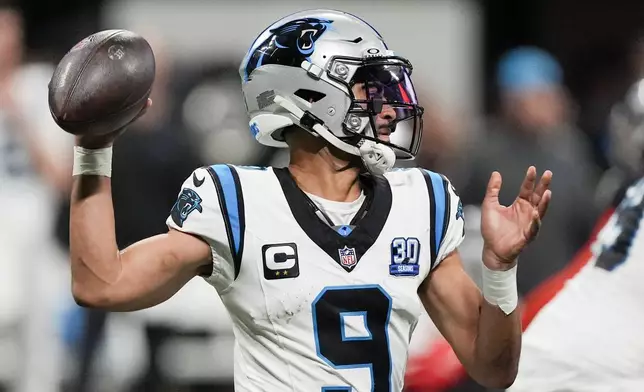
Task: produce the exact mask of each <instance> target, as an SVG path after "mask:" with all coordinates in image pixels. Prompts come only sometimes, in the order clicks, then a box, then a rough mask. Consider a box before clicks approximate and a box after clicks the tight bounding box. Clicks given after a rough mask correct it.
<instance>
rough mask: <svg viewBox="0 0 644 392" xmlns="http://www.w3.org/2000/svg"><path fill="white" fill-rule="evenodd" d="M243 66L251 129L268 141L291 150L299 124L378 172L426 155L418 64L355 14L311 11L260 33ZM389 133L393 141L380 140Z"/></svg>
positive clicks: (261, 140)
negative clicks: (421, 152) (291, 134)
mask: <svg viewBox="0 0 644 392" xmlns="http://www.w3.org/2000/svg"><path fill="white" fill-rule="evenodd" d="M239 71H240V75H241V78H242V91H243V95H244V100H245V103H246V109H247V111H248V115H249V117H250V129H251V132H252V134H253V136H254V137H255V138H256V140H257V141H258V142H260V143H262V144H264V145H267V146H272V147H287V145H286V143H285V142H284V137H283V130H284V129H285V128H286V127H289V126H291V125H296V126H298V127H300V128H302V129H304V130H306V131H308V132H310V133H312V134H314V135H316V136H318V137H322V138H324V139H325V140H326V141H327V142H328V143H329V144H331V145H333V146H335V147H336V148H338V149H340V150H342V151H345V152H347V153H349V154H353V155H356V156H359V157H361V158H362V161H363V163H364V165H365V167H366V168H367V169H368V170H369V171H370V172H372V173H376V174H381V173H384V172H385V171H387V170H389V169H390V168H391V167H392V166H393V164H394V163H395V160H396V158H400V159H412V158H414V157H415V155H416V153H417V152H418V148H419V146H420V141H421V136H422V126H423V122H422V114H423V108H422V107H421V106H420V105H419V104H418V100H417V97H416V93H415V91H414V87H413V84H412V82H411V78H410V76H411V72H412V66H411V63H410V62H409V61H408V60H407V59H405V58H403V57H399V56H397V55H395V54H394V52H393V51H392V50H390V49H389V48H388V47H387V45H386V44H385V42H384V40H383V38H382V37H381V36H380V34H379V33H378V32H377V31H376V30H375V29H374V28H373V27H371V26H370V25H369V24H368V23H367V22H365V21H363V20H362V19H360V18H358V17H356V16H354V15H351V14H348V13H346V12H340V11H334V10H311V11H302V12H298V13H295V14H292V15H290V16H287V17H285V18H282V19H281V20H279V21H277V22H276V23H274V24H273V25H271V26H270V27H268V28H267V29H266V30H264V31H263V32H262V33H261V34H260V35H259V37H257V39H256V40H255V42H254V43H253V44H252V46H251V48H250V50H249V51H248V53H247V54H246V56H245V57H244V60H243V61H242V64H241V66H240V70H239ZM383 133H384V134H385V135H388V136H389V138H388V139H389V140H388V141H383V140H380V139H379V138H378V136H379V135H382V134H383Z"/></svg>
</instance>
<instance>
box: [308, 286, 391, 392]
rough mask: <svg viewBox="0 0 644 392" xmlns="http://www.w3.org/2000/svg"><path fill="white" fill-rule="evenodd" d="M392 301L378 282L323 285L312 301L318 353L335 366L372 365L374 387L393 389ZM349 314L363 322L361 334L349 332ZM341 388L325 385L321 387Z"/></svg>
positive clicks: (376, 391)
mask: <svg viewBox="0 0 644 392" xmlns="http://www.w3.org/2000/svg"><path fill="white" fill-rule="evenodd" d="M391 305H392V301H391V296H389V294H387V292H386V291H385V290H384V289H383V288H382V287H381V286H380V285H377V284H376V285H360V286H332V287H325V288H324V289H322V291H321V292H320V294H318V296H317V297H316V298H315V300H314V301H313V303H312V305H311V308H312V314H313V334H314V336H315V348H316V350H317V355H318V357H320V358H321V359H322V360H324V362H326V363H327V364H328V365H329V366H331V367H332V368H334V369H356V368H369V370H370V374H371V391H372V392H389V391H391V387H392V385H391V384H392V381H391V374H392V361H391V351H390V349H389V318H390V315H391ZM349 317H351V318H352V321H353V322H354V323H353V325H355V323H356V322H357V323H358V324H363V325H361V327H362V328H361V329H362V331H363V332H364V333H363V334H362V336H360V334H359V333H358V334H356V336H348V335H349V334H348V332H349V328H348V327H347V321H348V318H349ZM355 332H356V331H353V333H355ZM341 388H342V387H336V386H333V387H331V386H325V387H322V391H325V390H326V391H329V390H342V389H341ZM348 390H350V388H349V389H348Z"/></svg>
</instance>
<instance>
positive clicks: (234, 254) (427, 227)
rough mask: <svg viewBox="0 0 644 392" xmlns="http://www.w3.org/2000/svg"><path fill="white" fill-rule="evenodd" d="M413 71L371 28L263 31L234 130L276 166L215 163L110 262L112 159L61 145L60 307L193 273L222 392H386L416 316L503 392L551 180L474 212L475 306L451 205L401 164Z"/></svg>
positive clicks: (308, 16)
mask: <svg viewBox="0 0 644 392" xmlns="http://www.w3.org/2000/svg"><path fill="white" fill-rule="evenodd" d="M411 70H412V67H411V64H410V62H409V61H408V60H406V59H404V58H402V57H399V56H397V55H396V54H395V53H394V52H393V51H392V50H391V49H389V48H388V47H387V45H386V44H385V42H384V41H383V38H382V37H381V36H380V34H378V32H377V31H376V30H374V28H373V27H371V26H370V25H369V24H368V23H366V22H365V21H363V20H361V19H359V18H358V17H356V16H353V15H350V14H347V13H344V12H339V11H331V10H314V11H304V12H299V13H296V14H293V15H290V16H287V17H285V18H283V19H281V20H279V21H278V22H276V23H275V24H273V25H272V26H270V27H269V28H267V29H266V30H264V31H263V32H262V33H261V34H260V35H259V37H258V38H257V39H256V40H255V42H254V43H253V44H252V46H251V48H250V50H249V51H248V53H247V54H246V56H245V58H244V60H243V62H242V64H241V68H240V74H241V78H242V89H243V94H244V97H245V103H246V108H247V110H248V114H249V116H250V129H251V132H252V133H253V135H254V137H255V138H256V140H257V141H258V142H260V143H262V144H265V145H268V146H273V147H283V148H288V149H289V151H290V164H289V165H288V167H287V168H281V169H278V168H270V167H268V168H258V167H235V166H231V165H214V166H209V167H203V168H199V169H196V170H195V171H194V172H193V173H192V175H191V176H190V177H189V178H188V179H187V180H186V181H185V182H184V184H183V186H182V188H181V191H180V193H179V196H178V199H177V202H176V204H175V205H174V207H173V208H172V211H171V214H170V217H169V218H168V220H167V223H168V226H169V231H168V232H167V233H166V234H163V235H159V236H156V237H153V238H149V239H147V240H144V241H141V242H139V243H136V244H134V245H132V246H130V247H128V248H127V249H124V250H121V251H119V250H118V249H117V247H116V244H115V241H114V220H113V213H112V204H111V203H112V202H111V197H110V178H109V177H110V174H111V172H110V165H111V145H112V141H113V140H114V138H115V137H116V135H117V134H118V132H119V131H115V133H114V134H112V135H108V136H107V137H100V138H99V137H90V136H83V137H80V138H79V139H78V140H77V146H76V147H75V163H74V164H75V166H74V174H75V176H74V186H73V195H72V207H71V259H72V272H73V294H74V297H75V298H76V299H77V301H78V302H79V303H81V304H84V305H87V306H93V307H100V308H105V309H110V310H114V311H133V310H137V309H142V308H146V307H150V306H154V305H156V304H158V303H160V302H162V301H164V300H166V299H168V298H169V297H171V296H172V295H173V294H174V293H175V292H177V290H179V289H180V288H181V287H182V286H183V285H184V284H185V283H186V282H187V281H189V280H190V279H192V278H193V277H195V276H202V277H203V278H205V279H206V280H207V281H208V282H209V283H210V284H211V285H212V286H213V287H214V288H215V289H216V291H217V292H218V294H219V295H220V297H221V298H222V300H223V303H224V304H225V306H226V307H227V309H228V311H229V313H230V315H231V318H232V321H233V324H234V333H235V336H236V341H237V344H236V352H235V359H234V360H235V385H236V390H238V391H279V392H282V391H285V390H298V391H369V390H371V391H400V390H401V389H402V388H403V376H404V371H405V366H406V360H407V352H408V346H409V340H410V337H411V334H412V333H413V331H414V327H415V325H416V322H417V320H418V316H419V314H420V312H421V311H422V310H423V307H424V309H425V310H426V311H427V312H428V313H429V314H430V315H431V317H432V319H433V320H434V322H435V323H436V324H437V325H438V327H439V328H440V330H441V332H442V333H443V334H444V335H445V336H446V337H447V339H448V341H449V342H450V343H451V344H452V345H453V347H454V349H455V351H456V352H457V353H458V355H459V358H460V360H461V361H462V362H463V363H464V364H465V366H466V368H467V369H468V371H469V372H470V373H471V374H472V376H473V377H474V378H475V379H476V380H477V381H478V382H480V383H481V384H483V385H488V386H491V387H507V386H509V385H510V384H511V383H512V382H513V380H514V377H515V374H516V369H517V364H518V359H519V351H520V342H521V326H520V322H519V318H518V314H517V312H516V311H515V308H516V305H517V292H516V268H517V267H516V263H517V261H516V260H517V256H518V255H519V253H520V252H521V250H522V249H523V248H524V247H525V246H526V245H527V244H528V243H529V242H530V241H531V240H532V239H533V238H534V237H535V235H536V234H537V232H538V230H539V227H540V222H541V219H542V218H543V216H544V214H545V211H546V208H547V206H548V202H549V200H550V197H551V193H550V191H549V190H548V186H549V183H550V179H551V173H550V172H548V171H546V172H545V173H544V174H543V176H542V178H541V180H540V181H539V183H538V184H537V172H536V169H535V168H534V167H530V168H529V169H528V170H527V174H526V177H525V181H524V183H523V185H522V187H521V189H520V190H519V194H518V197H517V198H516V200H515V202H514V203H513V204H512V205H511V206H509V207H505V206H501V205H499V203H498V194H499V190H500V187H501V176H500V174H499V173H496V172H495V173H493V174H492V176H491V178H490V183H489V187H488V190H487V195H486V199H485V202H484V205H483V218H482V223H481V224H482V232H483V236H484V238H485V250H484V252H483V255H482V262H483V263H484V264H485V268H484V271H485V272H484V276H483V281H484V284H483V293H482V294H481V292H480V291H479V290H478V289H477V287H476V285H475V284H474V283H473V282H472V281H471V280H470V278H469V277H468V276H467V275H466V273H465V272H464V271H463V269H462V267H461V260H460V258H459V255H458V252H457V250H456V248H457V246H458V245H459V243H460V242H461V240H462V237H463V213H462V208H461V203H460V200H459V198H458V196H457V195H456V193H455V191H454V189H453V187H452V186H451V184H450V182H449V181H448V180H447V179H446V178H445V177H443V176H441V175H440V174H437V173H433V172H430V171H425V170H420V169H403V170H390V169H391V168H392V166H393V164H394V162H395V159H396V157H399V158H406V159H409V158H413V157H414V156H415V154H416V152H417V150H418V146H419V142H420V137H421V132H422V113H423V109H422V108H421V107H420V106H419V105H418V102H417V100H416V94H415V92H414V88H413V86H412V82H411V79H410V75H411Z"/></svg>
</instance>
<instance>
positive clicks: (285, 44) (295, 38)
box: [245, 18, 333, 80]
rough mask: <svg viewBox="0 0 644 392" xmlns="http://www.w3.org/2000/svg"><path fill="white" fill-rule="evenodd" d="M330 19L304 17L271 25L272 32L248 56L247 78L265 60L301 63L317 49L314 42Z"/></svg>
mask: <svg viewBox="0 0 644 392" xmlns="http://www.w3.org/2000/svg"><path fill="white" fill-rule="evenodd" d="M331 23H333V21H332V20H326V19H317V18H304V19H296V20H293V21H290V22H288V23H286V24H284V25H282V26H279V27H276V28H274V29H271V30H270V32H271V35H270V36H269V37H268V38H267V39H266V40H265V41H264V42H262V43H261V44H260V45H257V46H256V48H255V50H254V51H253V53H252V54H251V55H250V56H249V58H248V64H247V65H246V75H245V79H246V80H248V76H249V75H250V74H251V73H252V72H253V71H254V70H255V69H256V68H258V67H261V66H262V65H266V64H279V65H288V66H292V67H299V66H300V64H302V61H303V60H306V59H307V58H308V57H309V56H310V55H311V54H312V53H313V52H314V51H315V42H316V41H317V40H318V39H320V37H321V36H322V35H323V34H324V33H325V32H326V31H327V29H328V28H329V25H330V24H331Z"/></svg>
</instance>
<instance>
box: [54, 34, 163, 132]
mask: <svg viewBox="0 0 644 392" xmlns="http://www.w3.org/2000/svg"><path fill="white" fill-rule="evenodd" d="M154 73H155V60H154V53H153V52H152V48H151V47H150V44H149V43H148V42H147V41H146V40H145V39H144V38H143V37H141V36H140V35H137V34H136V33H133V32H131V31H127V30H105V31H101V32H98V33H96V34H93V35H91V36H89V37H87V38H85V39H83V40H82V41H80V42H79V43H78V44H76V45H75V46H74V47H73V48H72V49H70V51H69V52H67V54H66V55H65V56H64V57H63V58H62V60H61V61H60V63H59V64H58V66H57V67H56V70H55V71H54V74H53V76H52V78H51V81H50V83H49V109H50V111H51V114H52V116H53V118H54V120H55V121H56V123H57V124H58V126H60V127H61V128H62V129H63V130H65V131H66V132H69V133H71V134H74V135H104V134H107V133H110V132H113V131H115V130H117V129H120V128H122V127H123V126H125V125H127V124H128V123H129V122H130V121H132V120H133V119H134V117H135V116H136V115H137V114H138V113H139V112H140V111H141V109H143V107H144V106H145V104H146V102H147V99H148V97H149V96H150V91H151V90H152V84H153V82H154Z"/></svg>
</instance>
